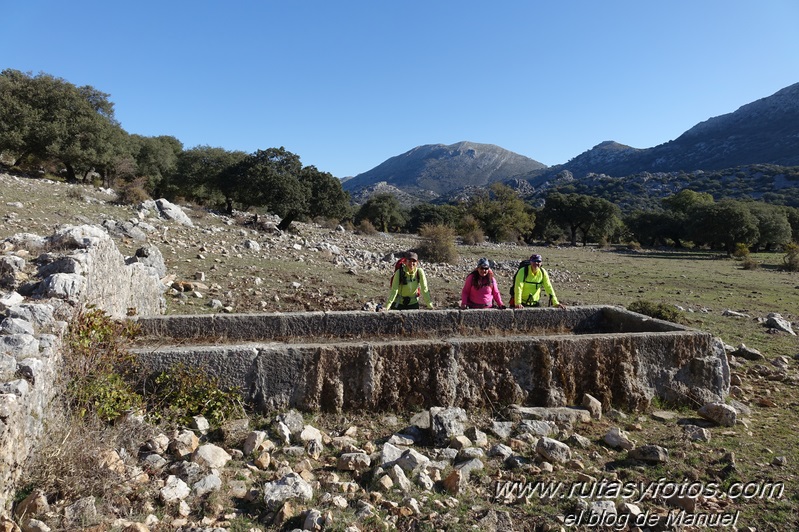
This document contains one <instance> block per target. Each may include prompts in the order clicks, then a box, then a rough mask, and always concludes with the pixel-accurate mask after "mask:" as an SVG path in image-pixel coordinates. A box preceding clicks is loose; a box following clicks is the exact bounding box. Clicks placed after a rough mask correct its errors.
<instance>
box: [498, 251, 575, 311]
mask: <svg viewBox="0 0 799 532" xmlns="http://www.w3.org/2000/svg"><path fill="white" fill-rule="evenodd" d="M542 262H543V259H542V258H541V255H539V254H537V253H535V254H533V255H531V256H530V260H529V261H528V264H526V265H523V266H522V267H521V268H519V271H517V272H516V275H515V276H514V277H513V292H512V295H513V297H512V298H511V302H510V304H511V306H512V307H513V308H522V307H538V306H540V302H539V299H540V298H541V288H543V289H544V291H545V292H546V293H547V295H549V304H550V305H551V306H555V307H559V308H566V307H565V305H563V304H562V303H560V302H558V297H557V296H556V295H555V290H553V288H552V283H550V282H549V274H547V271H546V270H545V269H544V268H542V267H541V263H542Z"/></svg>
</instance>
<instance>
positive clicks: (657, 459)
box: [627, 445, 669, 464]
mask: <svg viewBox="0 0 799 532" xmlns="http://www.w3.org/2000/svg"><path fill="white" fill-rule="evenodd" d="M627 457H628V458H632V459H633V460H641V461H642V462H648V463H651V464H660V463H664V462H668V460H669V451H668V450H667V449H665V448H663V447H661V446H659V445H642V446H641V447H636V448H635V449H630V450H629V451H628V452H627Z"/></svg>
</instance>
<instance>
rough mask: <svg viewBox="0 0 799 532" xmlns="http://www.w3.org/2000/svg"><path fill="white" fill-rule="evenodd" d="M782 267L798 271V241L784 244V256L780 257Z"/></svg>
mask: <svg viewBox="0 0 799 532" xmlns="http://www.w3.org/2000/svg"><path fill="white" fill-rule="evenodd" d="M782 262H783V263H784V265H783V269H784V270H786V271H789V272H799V243H796V242H791V243H790V244H788V245H787V246H785V256H784V257H783V258H782Z"/></svg>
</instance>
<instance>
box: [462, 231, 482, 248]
mask: <svg viewBox="0 0 799 532" xmlns="http://www.w3.org/2000/svg"><path fill="white" fill-rule="evenodd" d="M485 240H486V235H485V233H483V230H482V229H479V228H478V229H474V230H472V231H468V232H466V233H461V241H462V242H463V245H465V246H478V245H480V244H483V243H484V242H485Z"/></svg>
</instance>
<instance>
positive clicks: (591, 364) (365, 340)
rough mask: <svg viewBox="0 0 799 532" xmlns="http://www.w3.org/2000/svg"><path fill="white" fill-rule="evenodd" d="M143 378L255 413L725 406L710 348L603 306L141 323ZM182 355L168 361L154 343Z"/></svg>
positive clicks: (695, 334) (725, 372)
mask: <svg viewBox="0 0 799 532" xmlns="http://www.w3.org/2000/svg"><path fill="white" fill-rule="evenodd" d="M138 321H139V324H140V325H141V327H142V330H143V332H144V333H145V335H146V336H150V337H155V338H158V339H159V342H160V344H159V345H160V347H155V348H148V347H141V348H139V349H137V353H138V355H139V358H140V360H142V361H143V362H144V363H145V364H146V365H147V366H148V367H149V368H150V369H151V370H152V371H153V372H158V371H163V370H166V369H167V368H169V367H170V366H172V365H173V364H178V363H181V364H189V365H191V366H198V367H204V368H206V369H207V370H208V371H209V372H211V373H213V374H214V375H216V376H217V377H218V378H219V379H220V380H221V382H222V383H223V384H224V385H226V386H229V387H237V388H239V389H241V391H242V392H243V393H244V394H245V397H246V398H247V399H248V400H250V401H251V402H253V403H254V404H255V405H257V406H258V407H260V408H262V409H263V410H271V409H274V408H285V407H289V406H292V407H298V408H303V409H308V410H323V411H344V410H358V411H364V410H367V411H368V410H407V409H410V408H416V407H431V406H461V407H467V408H474V407H477V408H495V407H497V406H501V405H507V404H522V405H530V406H568V405H574V404H579V403H580V401H581V399H582V397H583V394H585V393H590V394H591V395H593V396H595V397H597V398H598V399H600V401H602V403H603V405H604V406H605V407H609V406H611V405H612V406H616V407H621V408H625V409H631V410H640V409H643V408H646V407H647V406H648V405H649V403H650V401H651V400H652V398H653V397H655V396H659V397H661V398H663V399H665V400H668V401H671V402H674V403H678V404H679V403H682V404H695V402H700V403H703V402H707V401H715V400H721V399H722V398H723V397H724V396H725V395H726V393H727V391H728V389H729V367H728V365H727V359H726V354H725V352H724V349H723V345H722V344H721V342H720V341H718V340H716V339H714V338H713V337H712V336H711V335H710V334H708V333H704V332H701V331H697V330H693V329H689V328H685V327H681V326H679V325H676V324H673V323H669V322H665V321H660V320H655V319H651V318H648V317H646V316H642V315H640V314H635V313H632V312H628V311H626V310H624V309H622V308H617V307H606V306H586V307H571V308H568V309H556V308H542V309H522V310H504V311H497V310H468V311H460V310H435V311H411V312H388V313H377V312H363V311H353V312H331V313H325V312H309V313H296V314H259V315H214V316H209V315H204V316H175V317H152V318H143V319H139V320H138ZM170 341H174V342H176V343H177V342H180V343H187V344H191V345H185V346H182V347H170V346H165V345H163V343H164V342H167V343H168V342H170Z"/></svg>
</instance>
